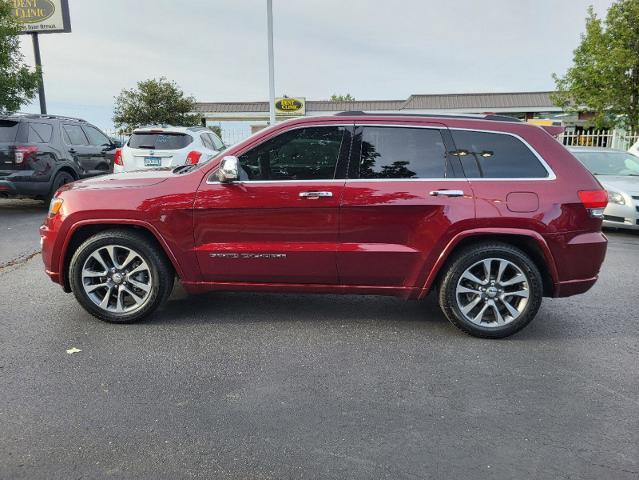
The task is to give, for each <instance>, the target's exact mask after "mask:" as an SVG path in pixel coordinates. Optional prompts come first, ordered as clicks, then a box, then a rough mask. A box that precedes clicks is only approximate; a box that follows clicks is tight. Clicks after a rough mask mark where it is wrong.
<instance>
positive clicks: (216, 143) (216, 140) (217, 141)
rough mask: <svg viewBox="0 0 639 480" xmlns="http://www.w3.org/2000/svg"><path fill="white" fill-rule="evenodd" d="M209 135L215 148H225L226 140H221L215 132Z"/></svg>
mask: <svg viewBox="0 0 639 480" xmlns="http://www.w3.org/2000/svg"><path fill="white" fill-rule="evenodd" d="M209 137H210V138H211V142H212V143H213V149H214V150H224V142H222V140H220V138H219V137H218V136H217V135H215V134H214V133H209Z"/></svg>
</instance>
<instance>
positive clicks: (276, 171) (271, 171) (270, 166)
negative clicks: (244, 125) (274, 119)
mask: <svg viewBox="0 0 639 480" xmlns="http://www.w3.org/2000/svg"><path fill="white" fill-rule="evenodd" d="M343 137H344V128H342V127H312V128H300V129H296V130H290V131H288V132H285V133H283V134H281V135H278V136H277V137H275V138H272V139H270V140H267V141H266V142H264V143H262V144H261V145H259V146H258V147H256V148H254V149H253V150H250V151H248V152H247V153H245V154H244V155H242V156H241V157H240V165H241V166H242V169H243V171H244V173H245V174H246V175H247V176H248V179H249V180H327V179H332V178H333V177H334V176H335V166H336V164H337V158H338V157H339V151H340V147H341V145H342V138H343Z"/></svg>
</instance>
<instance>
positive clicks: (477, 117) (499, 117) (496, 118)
mask: <svg viewBox="0 0 639 480" xmlns="http://www.w3.org/2000/svg"><path fill="white" fill-rule="evenodd" d="M335 116H337V117H339V116H358V117H359V116H371V117H426V118H467V119H471V120H491V121H493V122H517V123H521V120H519V119H518V118H516V117H509V116H508V115H494V114H472V113H467V114H456V113H442V114H438V113H370V112H362V111H360V110H356V111H348V112H338V113H336V114H335Z"/></svg>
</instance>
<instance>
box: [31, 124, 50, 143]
mask: <svg viewBox="0 0 639 480" xmlns="http://www.w3.org/2000/svg"><path fill="white" fill-rule="evenodd" d="M52 133H53V127H52V126H51V125H48V124H46V123H29V140H28V141H29V143H48V142H50V141H51V134H52Z"/></svg>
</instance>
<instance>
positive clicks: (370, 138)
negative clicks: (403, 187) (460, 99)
mask: <svg viewBox="0 0 639 480" xmlns="http://www.w3.org/2000/svg"><path fill="white" fill-rule="evenodd" d="M351 161H352V160H351ZM353 173H354V175H356V176H357V175H358V176H359V178H371V179H372V178H387V179H392V178H399V179H401V178H444V177H446V173H447V172H446V148H445V146H444V141H443V139H442V135H441V133H440V131H439V129H433V128H406V127H364V128H363V132H362V142H361V152H360V158H359V171H358V172H357V171H356V172H353Z"/></svg>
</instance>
